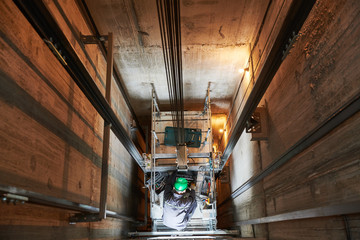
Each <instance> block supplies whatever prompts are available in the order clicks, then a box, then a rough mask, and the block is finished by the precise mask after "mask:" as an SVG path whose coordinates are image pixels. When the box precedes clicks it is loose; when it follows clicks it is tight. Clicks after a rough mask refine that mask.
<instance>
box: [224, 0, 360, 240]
mask: <svg viewBox="0 0 360 240" xmlns="http://www.w3.org/2000/svg"><path fill="white" fill-rule="evenodd" d="M278 3H279V2H278ZM285 4H288V3H286V2H285ZM273 12H274V10H271V11H270V12H269V14H270V13H273ZM359 13H360V4H359V2H358V1H354V0H348V1H325V0H324V1H323V0H318V1H317V2H316V4H315V7H314V9H313V10H312V11H311V13H310V15H309V18H308V19H307V20H306V22H305V25H304V26H303V28H302V30H301V36H300V37H299V38H298V40H297V41H296V43H295V45H294V46H293V48H292V50H291V52H290V54H289V55H288V56H287V57H286V59H285V60H284V62H283V63H282V65H281V66H280V69H279V70H278V72H277V74H276V75H275V77H274V78H273V80H272V82H271V84H270V86H269V88H268V90H267V92H266V93H265V95H264V98H263V99H262V101H261V104H260V105H265V106H266V107H267V110H268V113H269V126H270V132H269V140H268V141H261V143H260V147H261V150H260V152H259V153H260V155H259V158H260V161H261V164H260V165H257V161H258V160H259V158H257V157H254V158H252V160H251V161H253V162H252V163H248V160H247V159H248V158H249V157H248V155H249V154H250V153H248V152H247V151H250V152H254V148H252V147H251V145H250V144H248V147H246V145H247V144H246V143H244V142H241V141H242V140H241V139H240V141H239V142H241V143H240V144H239V143H238V144H237V146H236V147H235V149H234V152H233V154H232V159H233V160H232V161H231V162H230V164H234V166H233V167H232V169H233V172H232V175H238V176H237V177H236V176H233V177H232V178H231V179H232V181H231V185H232V190H235V189H236V188H237V187H238V186H240V184H241V183H243V182H244V181H246V180H247V179H244V180H243V181H240V182H239V178H241V176H242V175H243V171H244V169H249V171H253V172H254V173H256V171H254V167H255V168H256V169H257V170H261V169H263V168H265V167H267V166H268V165H269V164H270V163H272V162H273V161H275V160H276V159H278V158H279V157H280V156H281V155H282V154H284V153H285V152H286V151H287V150H288V149H289V148H290V147H291V146H293V145H294V144H295V143H296V142H297V141H299V140H300V139H301V138H302V137H304V136H305V135H306V134H308V133H309V132H310V131H312V130H313V129H315V128H316V127H317V126H318V125H319V124H320V123H322V122H323V121H325V120H326V119H327V118H329V117H330V116H331V115H332V114H333V113H334V112H335V111H337V110H338V109H339V108H340V107H341V106H342V105H344V104H345V103H347V102H348V101H349V100H350V99H353V98H354V97H356V96H359V94H360V85H359V76H360V69H359V67H358V64H356V63H357V62H358V61H359V56H360V48H359V45H358V44H357V41H356V39H359V38H360V28H359V24H360V21H359ZM272 17H273V16H269V19H271V18H272ZM266 32H269V31H268V29H267V27H264V30H263V34H264V35H261V37H260V40H259V46H258V47H259V48H261V46H263V44H264V43H265V39H266V34H265V33H266ZM271 38H273V36H270V41H271ZM254 59H255V60H256V61H258V57H254ZM256 61H255V62H256ZM262 61H263V60H260V67H259V69H261V64H263V63H262ZM245 94H246V93H245V92H244V91H242V92H240V94H239V95H240V97H238V99H241V96H244V95H245ZM236 101H239V100H236ZM234 119H236V117H234ZM359 119H360V114H359V113H357V114H356V115H354V116H353V117H352V118H351V119H348V120H347V121H346V122H344V123H343V124H341V126H339V127H338V128H337V129H335V130H333V131H332V132H331V133H329V134H328V135H326V136H325V137H323V138H322V139H321V140H319V141H318V142H316V143H315V144H313V145H312V146H311V147H309V148H308V149H306V150H305V151H303V152H302V153H300V154H299V155H297V156H296V157H294V158H293V159H291V160H290V161H289V162H288V163H286V164H285V165H284V166H282V167H281V168H280V169H278V170H276V171H275V172H274V173H273V174H271V175H270V176H268V177H266V178H265V179H264V182H263V189H264V190H263V191H264V195H263V196H261V195H258V194H257V191H256V188H257V187H259V186H258V185H259V184H260V183H258V184H257V185H255V187H252V188H251V189H249V190H247V191H246V192H245V193H243V195H241V196H239V197H238V198H237V199H235V200H234V201H233V209H234V210H235V211H234V214H235V220H236V219H253V218H257V217H263V216H271V215H274V214H279V213H284V212H290V211H296V210H302V209H307V208H313V207H320V206H327V205H331V204H336V203H346V202H348V201H355V200H359V198H360V188H359V186H358V183H359V181H360V165H359V161H360V159H359V156H360V145H359V144H360V137H359V136H360V133H359V130H360V129H359V126H360V120H359ZM243 134H245V133H243ZM242 138H243V136H242ZM235 155H236V156H235ZM249 166H252V167H253V168H249ZM259 192H260V193H261V191H259ZM259 198H260V199H261V198H263V199H265V201H264V202H263V206H261V205H259V201H258V199H259ZM251 204H253V205H251ZM256 206H258V207H260V208H261V207H265V211H264V212H262V213H260V214H259V213H256V211H254V207H256ZM339 219H340V220H339ZM350 223H351V224H352V227H353V229H358V227H359V225H358V221H357V220H353V221H350ZM241 231H242V233H243V234H246V235H247V236H250V234H251V233H252V232H251V228H250V227H249V226H244V227H242V228H241ZM354 231H355V232H356V233H354V234H357V232H358V231H357V230H354ZM255 232H256V231H255ZM268 234H269V235H268V237H269V239H343V238H346V236H345V230H344V225H343V222H342V218H337V217H329V218H321V219H305V220H301V221H300V220H299V221H291V222H282V223H271V224H269V229H268ZM243 236H245V235H243Z"/></svg>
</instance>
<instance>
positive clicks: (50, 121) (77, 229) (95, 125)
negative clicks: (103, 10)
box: [0, 0, 141, 239]
mask: <svg viewBox="0 0 360 240" xmlns="http://www.w3.org/2000/svg"><path fill="white" fill-rule="evenodd" d="M45 4H46V6H47V7H48V9H49V10H50V12H51V14H52V15H53V16H54V18H55V19H56V21H57V22H58V24H59V26H60V27H61V29H62V31H63V32H64V33H65V35H66V36H67V38H68V40H69V42H70V43H71V44H72V46H73V48H74V50H75V51H76V52H77V54H78V56H79V57H80V59H81V61H82V63H83V64H84V65H85V66H86V68H87V70H88V72H89V73H90V75H91V76H92V77H93V79H94V81H95V82H96V84H97V85H98V87H99V89H100V90H101V91H102V92H103V93H104V92H105V90H104V87H105V74H106V60H105V58H104V57H103V56H102V54H101V52H100V50H99V48H98V47H97V46H96V45H87V46H82V45H81V44H80V41H79V36H80V35H79V32H82V33H83V34H91V32H90V30H89V28H88V26H87V25H86V22H85V21H84V19H83V17H82V15H81V12H80V11H79V9H78V6H77V5H76V3H75V1H57V0H54V1H45ZM0 12H1V14H0V23H1V24H0V34H1V38H0V78H1V81H0V85H1V86H0V92H1V93H0V118H1V121H0V156H1V157H0V184H3V185H10V186H15V187H19V188H22V189H26V190H30V191H34V192H38V193H41V194H45V195H48V196H54V197H59V198H64V199H67V200H70V201H74V202H78V203H83V204H88V205H92V206H96V207H98V206H99V199H100V175H101V156H102V136H103V133H102V131H103V120H102V118H101V117H100V115H99V114H98V113H97V112H96V111H95V109H94V108H93V107H92V105H91V104H90V102H89V101H88V100H87V99H86V97H85V96H84V95H83V93H82V92H81V91H80V89H79V88H78V87H77V86H76V84H75V83H74V82H73V80H72V79H71V77H70V76H69V75H68V73H67V72H66V71H65V69H64V68H63V67H62V65H61V64H60V63H59V61H58V60H57V59H56V57H55V56H54V55H53V54H52V52H51V51H50V49H49V48H48V47H47V45H46V44H45V42H44V41H43V40H42V39H41V38H40V37H39V35H38V34H37V33H36V32H35V30H34V29H33V28H32V27H31V25H30V23H29V22H28V21H27V20H26V19H25V17H24V16H23V15H22V13H21V12H20V11H19V9H18V8H17V7H16V5H15V4H14V3H13V2H12V1H10V0H6V1H1V3H0ZM111 94H112V101H111V103H112V107H113V109H114V111H115V112H116V114H117V115H118V117H119V119H120V121H121V123H122V124H123V126H124V128H125V129H127V130H128V132H129V134H130V124H131V122H132V117H131V114H130V111H129V109H128V108H127V105H126V103H125V101H124V98H123V96H122V95H121V93H120V91H119V89H118V87H117V85H116V83H115V81H114V80H113V83H112V93H111ZM110 148H111V156H110V161H111V162H110V166H111V167H110V179H109V193H108V209H110V210H112V211H116V212H119V213H121V214H124V215H128V216H135V214H136V212H137V211H138V209H137V203H138V198H139V196H138V195H136V194H134V193H136V192H137V190H135V191H134V189H136V187H137V184H138V182H139V180H138V173H137V164H136V163H135V161H134V160H132V158H131V157H130V155H129V154H128V153H127V151H126V150H125V148H124V147H123V146H122V144H121V143H120V141H119V140H118V139H117V138H116V137H115V135H114V134H113V133H111V140H110ZM140 178H141V177H140ZM71 214H72V212H70V211H65V210H61V209H55V208H49V207H43V206H36V205H32V204H25V205H22V206H12V205H7V204H1V207H0V215H1V216H2V217H1V219H0V238H1V239H89V238H91V239H93V238H95V239H97V238H110V239H112V238H114V239H115V238H116V239H119V238H120V237H121V236H122V235H125V234H126V232H127V231H128V230H129V224H128V223H127V222H123V221H121V220H116V219H108V220H106V221H102V222H99V223H79V224H76V225H69V224H68V217H69V216H70V215H71Z"/></svg>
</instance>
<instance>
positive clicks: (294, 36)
mask: <svg viewBox="0 0 360 240" xmlns="http://www.w3.org/2000/svg"><path fill="white" fill-rule="evenodd" d="M298 37H299V35H298V34H295V32H294V31H293V32H292V35H291V37H290V38H289V40H288V43H287V44H286V45H285V49H284V50H283V52H282V54H283V56H282V58H281V60H284V59H285V57H286V56H287V55H288V54H289V53H290V50H291V48H292V47H293V45H294V43H295V41H296V40H297V38H298Z"/></svg>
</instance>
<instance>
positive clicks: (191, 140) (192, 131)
mask: <svg viewBox="0 0 360 240" xmlns="http://www.w3.org/2000/svg"><path fill="white" fill-rule="evenodd" d="M177 130H178V128H175V127H166V128H165V139H164V144H165V145H166V146H176V131H177ZM184 131H185V143H186V147H189V148H191V147H193V148H199V147H200V146H201V129H196V128H184Z"/></svg>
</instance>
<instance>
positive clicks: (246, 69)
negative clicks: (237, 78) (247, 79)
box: [239, 67, 249, 73]
mask: <svg viewBox="0 0 360 240" xmlns="http://www.w3.org/2000/svg"><path fill="white" fill-rule="evenodd" d="M248 71H249V68H248V67H247V68H240V69H239V73H244V72H248Z"/></svg>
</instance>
